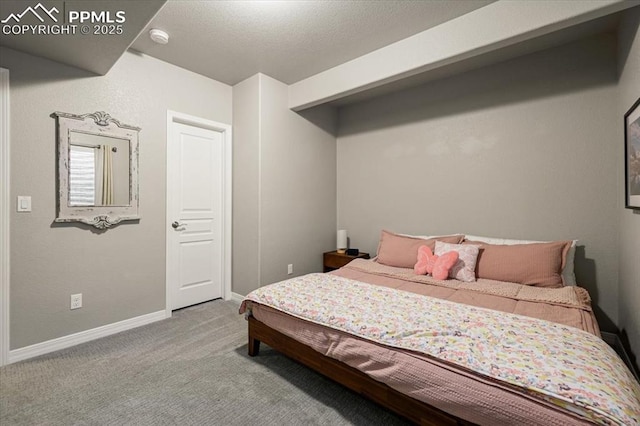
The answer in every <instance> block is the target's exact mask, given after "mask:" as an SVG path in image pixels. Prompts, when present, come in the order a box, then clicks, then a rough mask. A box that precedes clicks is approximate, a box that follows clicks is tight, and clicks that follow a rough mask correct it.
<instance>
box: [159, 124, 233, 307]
mask: <svg viewBox="0 0 640 426" xmlns="http://www.w3.org/2000/svg"><path fill="white" fill-rule="evenodd" d="M170 126H171V127H172V131H171V137H170V138H168V140H167V144H168V147H167V155H168V158H167V174H168V182H167V185H168V188H167V191H168V193H167V202H168V203H169V205H168V206H167V215H168V217H167V222H168V226H169V228H168V232H167V244H168V246H167V280H168V282H167V286H168V288H167V297H168V298H169V300H170V303H169V305H170V308H171V309H172V310H173V309H179V308H183V307H185V306H190V305H194V304H196V303H201V302H205V301H208V300H212V299H217V298H220V297H223V296H224V294H223V280H224V275H225V274H224V267H223V258H224V253H223V250H224V249H225V247H224V246H225V245H224V244H223V231H224V229H223V227H224V223H223V222H224V221H223V212H224V205H223V204H224V198H225V197H224V196H223V192H224V187H223V185H224V182H223V180H224V167H223V166H224V164H223V149H224V147H223V142H224V137H223V133H222V132H220V131H216V130H210V129H206V128H201V127H196V126H191V125H186V124H181V123H177V122H172V123H170Z"/></svg>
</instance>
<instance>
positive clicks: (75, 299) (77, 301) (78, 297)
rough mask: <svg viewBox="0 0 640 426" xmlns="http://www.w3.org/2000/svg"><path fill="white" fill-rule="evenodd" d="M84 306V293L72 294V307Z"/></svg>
mask: <svg viewBox="0 0 640 426" xmlns="http://www.w3.org/2000/svg"><path fill="white" fill-rule="evenodd" d="M80 308H82V293H78V294H72V295H71V309H80Z"/></svg>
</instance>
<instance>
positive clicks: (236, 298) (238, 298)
mask: <svg viewBox="0 0 640 426" xmlns="http://www.w3.org/2000/svg"><path fill="white" fill-rule="evenodd" d="M243 300H244V296H243V295H241V294H238V293H234V292H231V301H232V302H236V303H237V304H238V305H239V304H241V303H242V301H243Z"/></svg>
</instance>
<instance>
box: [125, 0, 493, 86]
mask: <svg viewBox="0 0 640 426" xmlns="http://www.w3.org/2000/svg"><path fill="white" fill-rule="evenodd" d="M491 2H492V0H428V1H426V0H425V1H407V0H405V1H382V0H381V1H375V0H365V1H354V0H343V1H327V0H313V1H302V0H290V1H185V0H169V1H168V2H167V3H166V4H165V5H164V7H163V8H162V9H161V10H160V12H159V13H158V14H157V15H156V16H155V18H154V19H153V20H152V21H151V22H150V24H149V25H147V27H146V28H145V30H144V31H143V32H142V33H141V34H140V36H139V37H138V38H137V39H136V41H135V42H134V43H133V45H132V46H131V47H132V49H135V50H138V51H140V52H143V53H145V54H147V55H150V56H153V57H156V58H158V59H162V60H164V61H167V62H170V63H172V64H175V65H178V66H180V67H183V68H186V69H189V70H191V71H194V72H197V73H199V74H203V75H205V76H208V77H210V78H213V79H215V80H218V81H221V82H224V83H227V84H230V85H233V84H236V83H238V82H240V81H242V80H244V79H246V78H248V77H250V76H252V75H254V74H256V73H258V72H262V73H264V74H267V75H269V76H271V77H273V78H276V79H278V80H280V81H282V82H284V83H287V84H291V83H295V82H297V81H299V80H302V79H304V78H306V77H309V76H311V75H314V74H317V73H319V72H321V71H324V70H326V69H329V68H332V67H334V66H336V65H339V64H341V63H344V62H346V61H349V60H351V59H354V58H356V57H358V56H362V55H364V54H366V53H369V52H371V51H373V50H376V49H379V48H381V47H384V46H387V45H389V44H391V43H394V42H396V41H398V40H401V39H403V38H406V37H408V36H411V35H413V34H416V33H418V32H421V31H424V30H427V29H429V28H431V27H434V26H436V25H439V24H441V23H443V22H446V21H448V20H451V19H454V18H456V17H458V16H461V15H464V14H466V13H469V12H471V11H473V10H475V9H478V8H480V7H483V6H485V5H487V4H489V3H491ZM151 28H159V29H162V30H165V31H167V32H168V33H169V35H170V37H171V39H170V41H169V44H167V45H158V44H155V43H153V42H152V41H151V40H150V39H149V37H148V31H149V29H151Z"/></svg>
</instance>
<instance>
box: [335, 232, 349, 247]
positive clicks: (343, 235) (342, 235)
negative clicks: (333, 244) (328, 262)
mask: <svg viewBox="0 0 640 426" xmlns="http://www.w3.org/2000/svg"><path fill="white" fill-rule="evenodd" d="M337 248H338V250H341V249H342V250H344V249H346V248H347V231H346V230H345V229H340V230H338V243H337Z"/></svg>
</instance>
